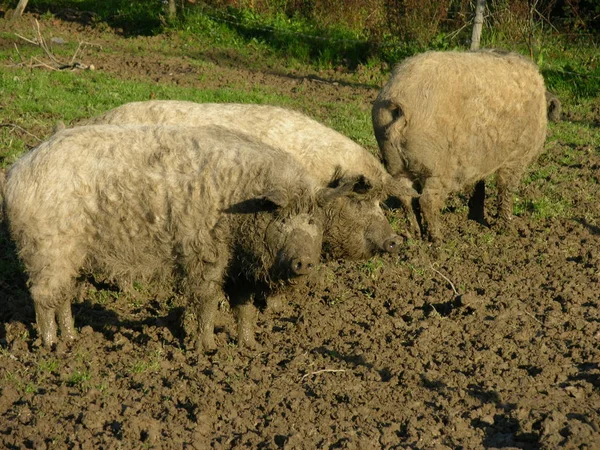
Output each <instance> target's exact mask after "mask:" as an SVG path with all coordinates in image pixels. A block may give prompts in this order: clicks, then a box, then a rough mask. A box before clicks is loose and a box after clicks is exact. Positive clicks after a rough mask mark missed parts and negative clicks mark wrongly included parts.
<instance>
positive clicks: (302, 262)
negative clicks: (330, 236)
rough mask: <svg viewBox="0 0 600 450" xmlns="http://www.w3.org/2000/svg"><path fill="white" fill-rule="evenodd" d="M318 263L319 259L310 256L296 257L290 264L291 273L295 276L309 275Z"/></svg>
mask: <svg viewBox="0 0 600 450" xmlns="http://www.w3.org/2000/svg"><path fill="white" fill-rule="evenodd" d="M316 265H317V261H315V260H314V258H311V257H309V256H300V257H298V258H294V259H292V261H291V264H290V273H291V274H292V275H295V276H301V275H308V274H309V273H310V272H311V271H312V270H313V269H314V268H315V266H316Z"/></svg>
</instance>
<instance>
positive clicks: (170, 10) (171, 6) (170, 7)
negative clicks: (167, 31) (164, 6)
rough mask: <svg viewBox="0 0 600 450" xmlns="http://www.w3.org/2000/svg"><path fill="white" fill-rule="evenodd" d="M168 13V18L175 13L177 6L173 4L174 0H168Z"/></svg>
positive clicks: (172, 16) (172, 17)
mask: <svg viewBox="0 0 600 450" xmlns="http://www.w3.org/2000/svg"><path fill="white" fill-rule="evenodd" d="M168 14H169V19H174V18H175V16H176V15H177V7H176V6H175V0H169V6H168Z"/></svg>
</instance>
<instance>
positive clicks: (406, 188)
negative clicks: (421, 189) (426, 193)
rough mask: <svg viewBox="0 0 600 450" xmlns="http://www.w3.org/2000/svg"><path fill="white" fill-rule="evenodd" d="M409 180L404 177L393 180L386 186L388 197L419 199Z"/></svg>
mask: <svg viewBox="0 0 600 450" xmlns="http://www.w3.org/2000/svg"><path fill="white" fill-rule="evenodd" d="M412 185H413V183H412V181H411V180H409V179H408V178H405V177H401V178H397V179H393V181H391V182H390V183H389V186H388V189H387V191H388V195H390V196H391V197H413V198H416V197H419V195H420V194H419V193H418V192H417V191H416V190H415V188H414V187H413V186H412Z"/></svg>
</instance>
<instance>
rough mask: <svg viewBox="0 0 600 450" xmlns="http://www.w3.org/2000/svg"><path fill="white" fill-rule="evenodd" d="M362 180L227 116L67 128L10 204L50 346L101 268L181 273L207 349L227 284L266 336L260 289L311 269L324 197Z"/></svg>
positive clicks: (10, 194) (23, 162)
mask: <svg viewBox="0 0 600 450" xmlns="http://www.w3.org/2000/svg"><path fill="white" fill-rule="evenodd" d="M357 184H358V185H360V184H361V183H360V182H357V181H356V180H351V181H349V182H348V183H341V184H340V186H339V187H338V188H336V189H333V188H323V187H321V186H320V185H319V184H318V183H317V182H316V181H315V180H314V179H313V178H312V177H311V176H309V175H308V174H307V172H306V170H304V168H303V167H302V166H301V165H299V164H298V163H297V162H296V161H295V160H294V159H293V158H292V157H290V156H289V155H288V154H287V153H285V152H282V151H280V150H276V149H273V148H271V147H269V146H267V145H265V144H264V143H262V142H260V141H257V140H256V139H254V138H252V137H250V136H247V135H244V134H243V133H236V132H233V131H231V130H227V129H224V128H221V127H198V128H179V127H169V126H112V125H98V126H86V127H78V128H72V129H67V130H63V131H60V132H58V133H56V134H55V135H53V136H52V137H51V138H50V139H49V140H48V141H46V142H44V143H42V144H41V145H39V146H38V147H37V148H35V149H34V150H32V151H31V152H29V153H27V154H25V155H24V156H22V157H21V158H20V159H19V160H18V161H17V162H15V164H14V165H13V166H12V167H11V168H10V170H9V171H8V173H7V175H6V181H5V186H4V206H5V218H6V219H7V221H8V224H9V229H10V232H11V235H12V237H13V239H14V241H15V243H16V247H17V249H18V253H19V256H20V258H21V259H22V261H23V263H24V265H25V268H26V270H27V274H28V276H29V286H30V292H31V296H32V298H33V301H34V305H35V311H36V319H37V324H38V327H39V331H40V334H41V338H42V341H43V343H44V344H45V345H46V346H51V345H52V344H54V343H55V342H57V326H56V325H57V322H58V328H59V330H60V332H61V335H62V338H63V339H67V340H68V339H72V338H74V336H75V330H74V324H73V318H72V315H71V300H72V298H73V297H74V296H75V293H76V292H77V290H78V289H77V285H78V283H79V280H80V276H81V275H82V274H94V276H97V275H98V274H102V275H103V276H104V277H106V279H108V280H112V281H115V282H117V283H118V284H119V285H121V286H124V285H130V284H131V283H132V282H133V281H135V280H154V281H160V282H174V281H178V282H180V283H181V286H182V287H183V289H184V293H185V295H186V296H187V298H188V303H189V305H190V306H191V307H192V308H193V309H194V311H195V312H196V315H197V319H198V339H197V347H198V350H199V351H200V350H202V349H212V348H214V347H215V342H214V334H213V328H214V326H213V323H214V317H215V314H216V311H217V305H218V302H219V300H220V299H222V298H224V295H225V294H229V297H230V299H231V301H232V302H233V303H234V304H235V303H238V301H239V302H241V304H240V305H239V308H240V314H239V315H238V316H239V317H238V333H239V340H240V342H241V343H242V344H247V345H250V346H251V345H253V344H254V342H255V341H254V334H253V330H252V325H253V324H252V315H253V312H252V304H251V301H250V300H251V298H252V295H249V294H248V293H249V292H250V293H252V292H258V291H265V292H269V291H271V290H274V289H277V287H278V286H280V285H283V284H285V282H286V281H287V280H289V279H290V278H293V277H296V276H302V275H305V274H307V273H308V272H310V271H311V269H312V268H313V267H314V266H315V265H316V264H317V262H318V261H319V255H320V252H321V241H322V220H323V218H322V211H321V208H322V207H324V206H326V205H327V204H328V203H330V202H333V201H335V200H336V199H337V198H338V197H339V196H341V195H358V194H356V193H355V192H353V190H354V189H355V186H356V185H357ZM227 285H231V286H233V288H234V291H235V292H233V291H232V292H225V291H226V289H227ZM224 286H225V287H224ZM239 292H244V299H241V300H240V299H236V298H231V297H232V296H233V297H234V296H235V295H234V294H235V293H239Z"/></svg>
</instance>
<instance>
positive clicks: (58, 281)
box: [30, 264, 75, 348]
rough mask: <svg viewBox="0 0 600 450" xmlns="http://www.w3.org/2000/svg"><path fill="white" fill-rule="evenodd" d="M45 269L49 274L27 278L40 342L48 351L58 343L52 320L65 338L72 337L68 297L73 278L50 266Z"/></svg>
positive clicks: (55, 328)
mask: <svg viewBox="0 0 600 450" xmlns="http://www.w3.org/2000/svg"><path fill="white" fill-rule="evenodd" d="M47 267H48V268H49V269H50V270H49V272H45V271H41V272H38V273H37V274H36V276H33V277H31V278H30V282H31V288H30V292H31V297H32V299H33V303H34V306H35V316H36V322H37V325H38V330H39V332H40V337H41V338H42V343H43V344H44V346H45V347H47V348H50V347H52V345H53V344H56V343H57V342H58V339H57V336H56V331H57V327H56V324H57V321H56V319H58V325H59V327H60V330H61V332H62V333H66V334H65V336H66V337H67V338H72V337H73V336H74V330H73V316H72V315H71V297H72V296H73V295H74V291H73V287H74V279H75V277H74V276H70V274H69V273H67V272H66V271H64V270H63V271H60V270H58V269H57V268H56V267H54V266H53V265H52V264H48V265H47Z"/></svg>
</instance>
